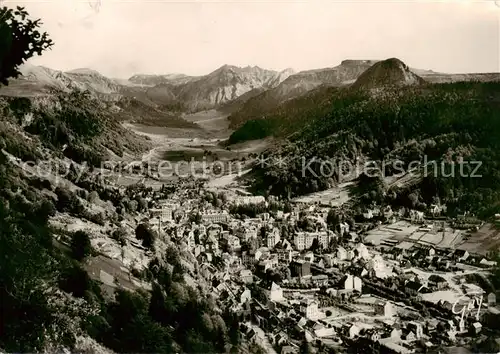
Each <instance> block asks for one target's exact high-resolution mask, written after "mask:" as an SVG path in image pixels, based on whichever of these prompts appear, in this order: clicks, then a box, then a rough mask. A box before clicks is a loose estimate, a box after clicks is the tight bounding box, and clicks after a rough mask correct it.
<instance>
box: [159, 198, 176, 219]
mask: <svg viewBox="0 0 500 354" xmlns="http://www.w3.org/2000/svg"><path fill="white" fill-rule="evenodd" d="M178 208H179V205H178V204H174V203H168V202H164V203H161V204H160V209H161V221H162V222H166V221H172V220H174V212H175V210H177V209H178Z"/></svg>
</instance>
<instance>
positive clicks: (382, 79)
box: [352, 58, 425, 89]
mask: <svg viewBox="0 0 500 354" xmlns="http://www.w3.org/2000/svg"><path fill="white" fill-rule="evenodd" d="M423 83H425V80H424V79H422V78H421V77H420V76H418V75H417V74H415V73H414V72H412V71H411V70H410V68H409V67H408V65H406V64H405V63H404V62H402V61H401V60H400V59H398V58H389V59H386V60H382V61H379V62H376V63H375V64H373V65H372V66H371V67H370V68H368V69H367V70H366V71H365V72H363V73H362V74H361V75H360V76H359V77H358V79H357V80H356V81H355V82H354V84H353V85H352V87H354V88H362V89H372V88H379V87H385V86H407V85H421V84H423Z"/></svg>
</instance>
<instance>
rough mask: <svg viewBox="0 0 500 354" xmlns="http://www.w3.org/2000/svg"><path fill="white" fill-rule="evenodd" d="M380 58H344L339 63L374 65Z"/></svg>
mask: <svg viewBox="0 0 500 354" xmlns="http://www.w3.org/2000/svg"><path fill="white" fill-rule="evenodd" d="M379 61H380V60H373V59H345V60H342V61H341V62H340V65H344V66H345V65H367V64H368V65H374V64H376V63H378V62H379Z"/></svg>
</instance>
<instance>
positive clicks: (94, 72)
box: [66, 68, 103, 76]
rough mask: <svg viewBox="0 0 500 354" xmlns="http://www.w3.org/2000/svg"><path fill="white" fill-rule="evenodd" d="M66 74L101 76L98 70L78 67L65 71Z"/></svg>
mask: <svg viewBox="0 0 500 354" xmlns="http://www.w3.org/2000/svg"><path fill="white" fill-rule="evenodd" d="M66 73H67V74H77V75H98V76H103V75H102V74H101V73H100V72H98V71H97V70H94V69H89V68H78V69H73V70H69V71H66Z"/></svg>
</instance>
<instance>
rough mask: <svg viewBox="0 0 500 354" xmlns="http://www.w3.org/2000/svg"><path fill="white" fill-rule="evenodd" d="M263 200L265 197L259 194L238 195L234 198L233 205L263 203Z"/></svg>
mask: <svg viewBox="0 0 500 354" xmlns="http://www.w3.org/2000/svg"><path fill="white" fill-rule="evenodd" d="M265 202H266V198H264V197H263V196H261V195H257V196H244V197H238V198H236V199H235V200H234V204H235V205H242V204H243V205H244V204H260V203H265Z"/></svg>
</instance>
